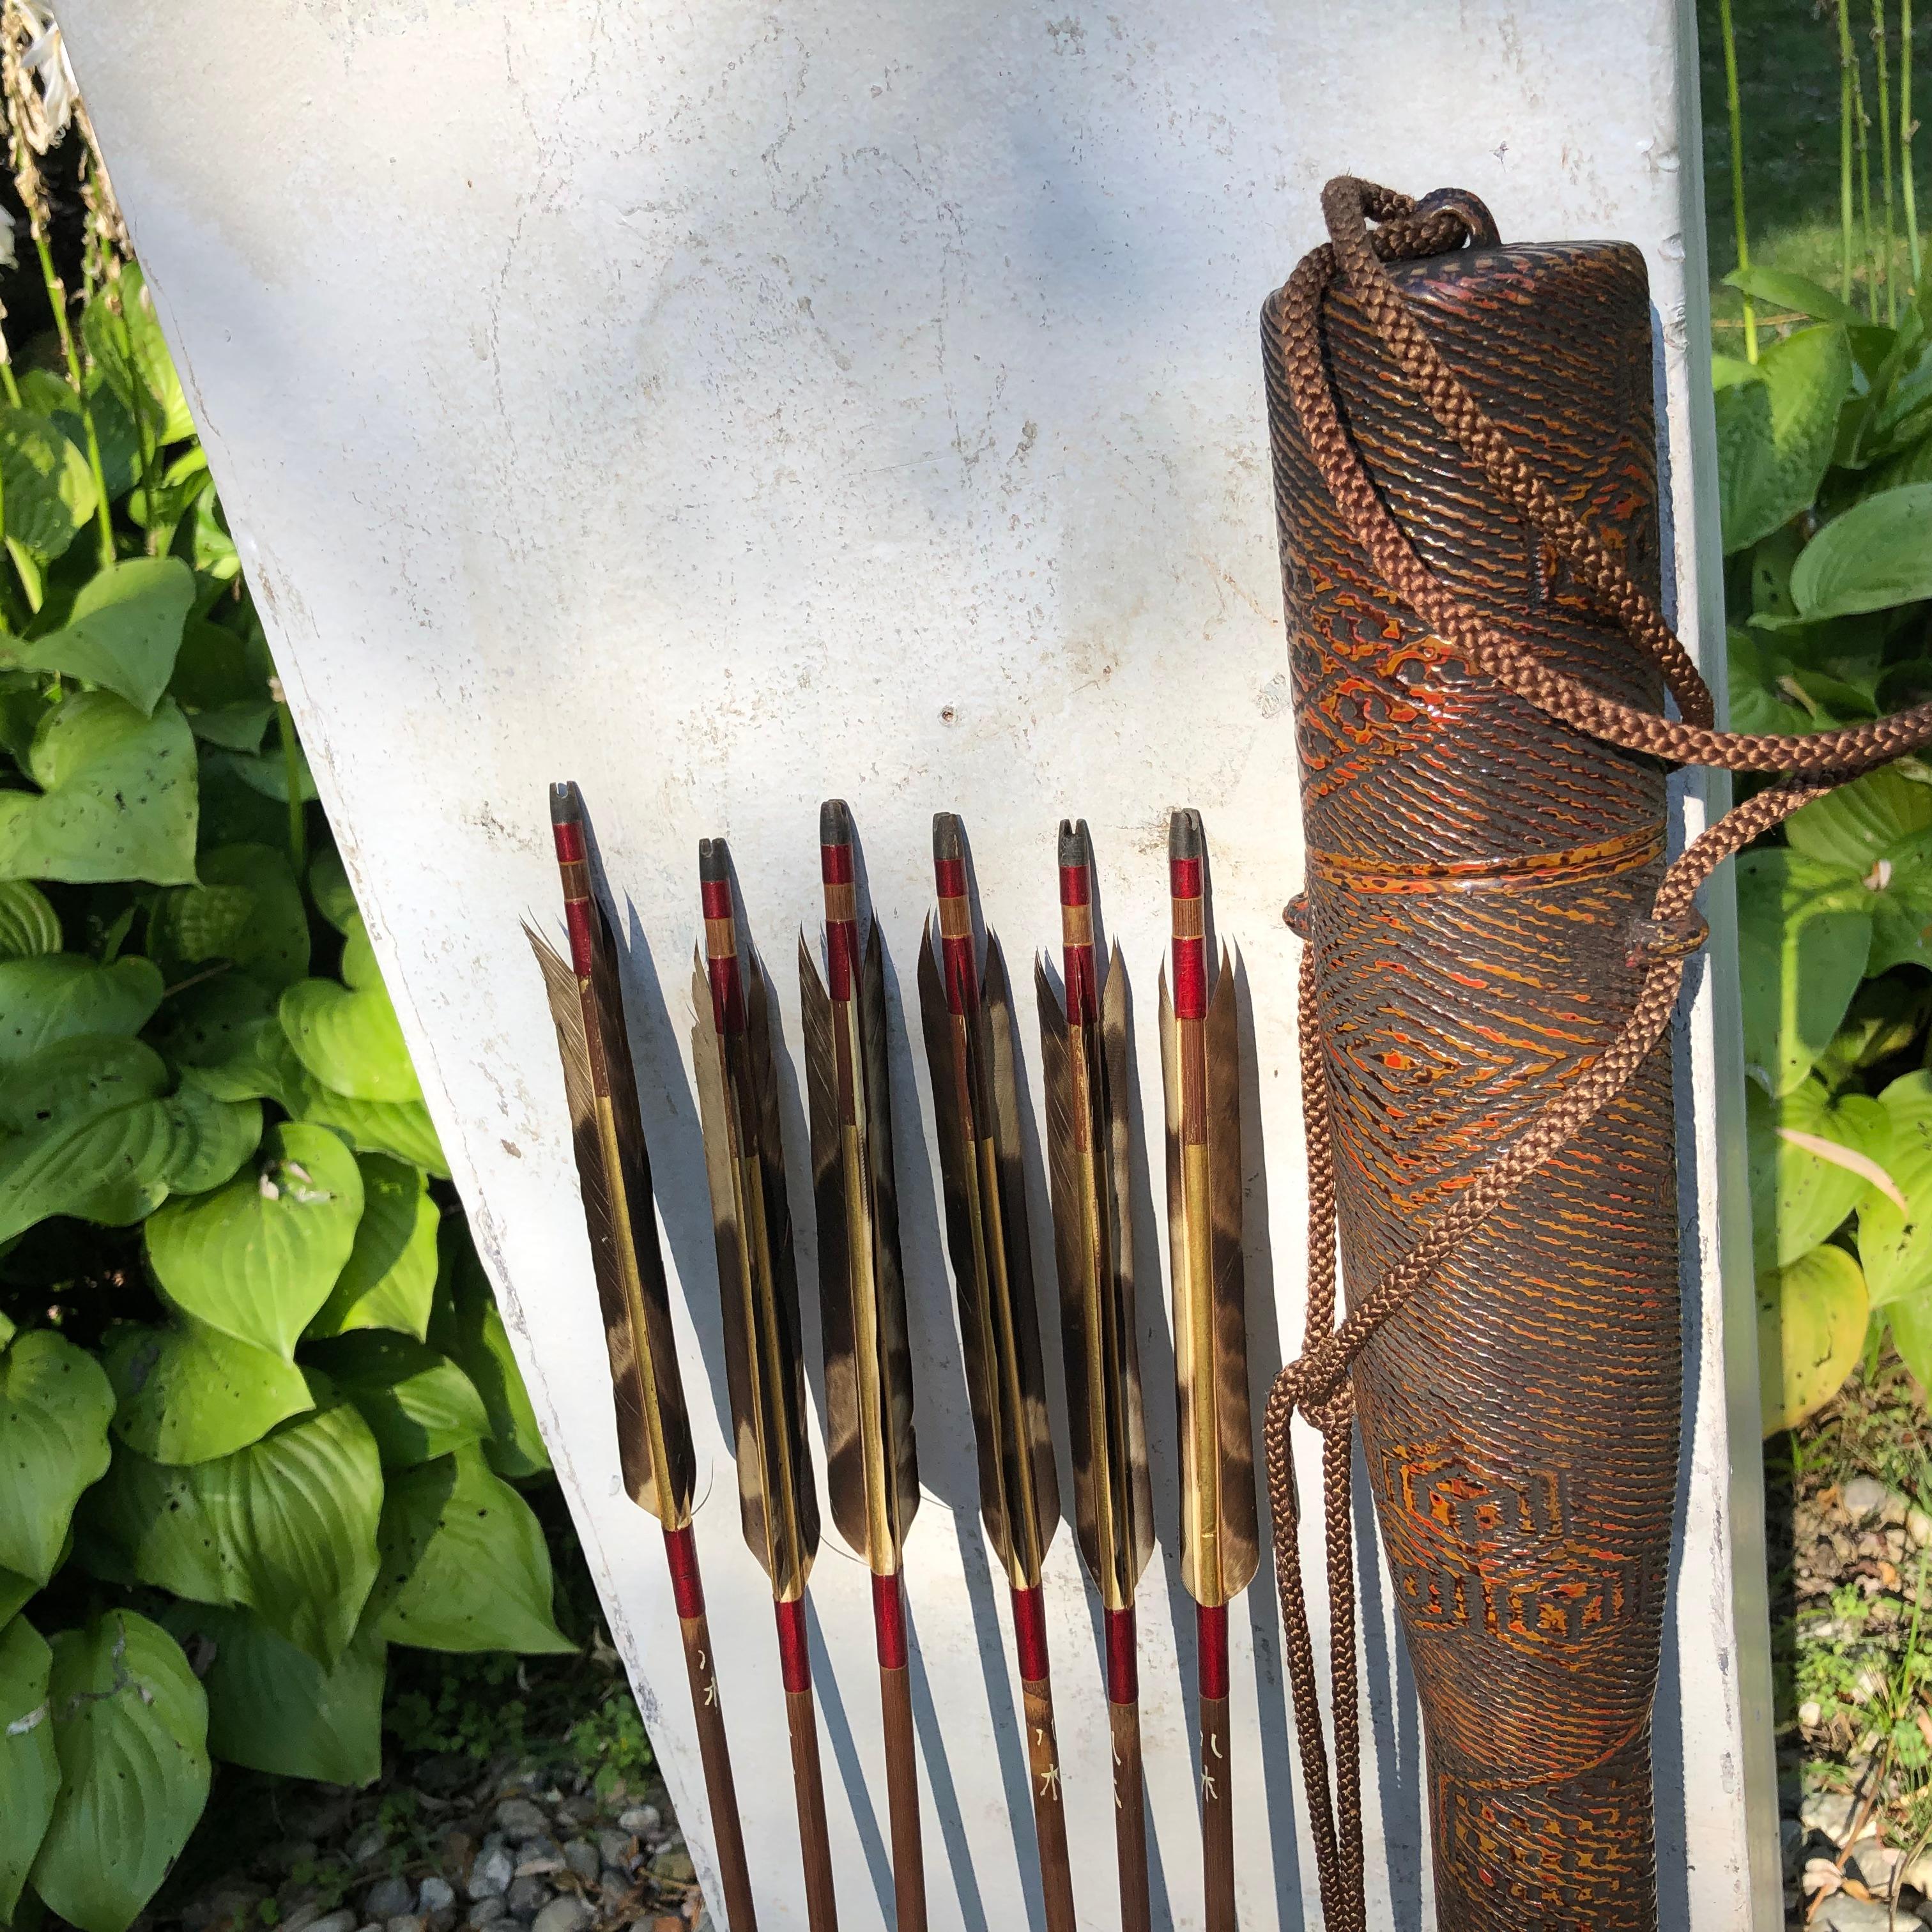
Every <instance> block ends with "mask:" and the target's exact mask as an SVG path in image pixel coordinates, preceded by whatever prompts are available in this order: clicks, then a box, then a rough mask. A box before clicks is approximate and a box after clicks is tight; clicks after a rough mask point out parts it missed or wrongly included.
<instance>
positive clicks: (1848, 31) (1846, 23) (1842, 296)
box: [1838, 0, 1852, 302]
mask: <svg viewBox="0 0 1932 1932" xmlns="http://www.w3.org/2000/svg"><path fill="white" fill-rule="evenodd" d="M1846 5H1847V0H1838V299H1839V300H1840V301H1841V302H1849V301H1850V300H1851V299H1852V23H1851V17H1850V16H1849V14H1848V13H1846Z"/></svg>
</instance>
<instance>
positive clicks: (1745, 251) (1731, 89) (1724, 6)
mask: <svg viewBox="0 0 1932 1932" xmlns="http://www.w3.org/2000/svg"><path fill="white" fill-rule="evenodd" d="M1718 31H1719V33H1720V34H1721V35H1722V36H1723V37H1724V101H1725V104H1726V105H1727V107H1728V108H1729V109H1730V117H1731V218H1732V220H1733V221H1734V222H1735V223H1736V225H1737V231H1738V266H1739V268H1740V269H1748V268H1749V267H1750V266H1751V234H1750V231H1749V230H1748V229H1747V227H1746V226H1745V116H1744V110H1743V108H1742V107H1741V106H1740V105H1739V100H1738V36H1737V30H1736V28H1735V27H1734V26H1733V25H1732V22H1731V0H1718ZM1745 361H1747V362H1756V361H1757V309H1756V308H1755V307H1754V305H1752V302H1751V296H1750V295H1749V293H1746V295H1745Z"/></svg>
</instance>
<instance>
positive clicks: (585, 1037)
mask: <svg viewBox="0 0 1932 1932" xmlns="http://www.w3.org/2000/svg"><path fill="white" fill-rule="evenodd" d="M550 827H551V832H552V835H553V837H554V839H555V841H556V859H557V867H558V869H559V871H560V872H561V873H562V877H563V910H564V917H565V922H566V924H567V926H568V931H569V934H570V954H571V956H570V959H569V961H568V963H566V962H565V961H564V960H563V959H561V958H560V957H559V956H558V955H557V953H556V951H555V950H553V948H552V947H550V946H549V945H547V944H546V943H545V942H544V941H543V940H542V939H541V938H539V937H538V935H536V934H535V932H532V931H531V929H529V926H525V927H524V929H523V932H524V935H525V937H526V938H528V939H529V942H530V947H531V950H532V951H533V952H534V953H535V955H536V958H537V964H538V966H539V967H541V968H542V971H543V976H544V992H545V993H546V994H547V996H548V998H549V1001H550V1019H551V1021H552V1022H553V1025H554V1026H555V1027H556V1045H557V1051H558V1052H559V1055H561V1056H562V1061H563V1085H564V1094H565V1098H566V1100H567V1101H568V1104H569V1107H570V1126H571V1142H572V1145H573V1146H574V1149H575V1151H576V1156H577V1183H578V1186H579V1187H580V1189H581V1190H582V1193H583V1217H584V1220H585V1222H586V1224H587V1226H588V1228H589V1235H590V1259H591V1264H592V1269H593V1271H594V1272H595V1276H596V1279H597V1298H598V1303H599V1304H600V1305H601V1307H602V1310H603V1313H604V1344H605V1346H606V1349H607V1352H608V1353H609V1355H610V1386H611V1390H612V1392H613V1395H614V1397H615V1398H616V1409H617V1454H618V1460H619V1466H620V1467H621V1469H622V1472H623V1479H624V1487H625V1490H626V1491H627V1492H628V1494H629V1496H630V1498H631V1501H632V1502H634V1503H635V1504H636V1505H637V1506H638V1508H640V1509H643V1510H648V1511H649V1512H650V1514H652V1516H654V1517H656V1518H657V1519H658V1521H659V1522H660V1523H661V1524H662V1525H663V1526H664V1556H665V1559H666V1561H667V1563H668V1564H669V1565H670V1579H671V1595H672V1598H673V1601H674V1602H675V1604H676V1609H677V1622H678V1630H679V1634H681V1636H682V1638H683V1640H684V1663H685V1674H686V1676H688V1679H689V1680H690V1684H691V1709H692V1711H693V1712H694V1715H695V1716H696V1718H697V1745H698V1754H699V1757H700V1760H701V1761H702V1763H703V1770H704V1789H705V1795H706V1798H707V1799H709V1802H710V1805H711V1823H712V1833H713V1835H714V1836H715V1840H716V1842H717V1846H718V1870H719V1874H720V1876H721V1880H722V1882H723V1885H724V1906H725V1911H726V1913H727V1916H728V1918H729V1920H730V1932H756V1927H757V1915H756V1913H755V1912H754V1910H753V1909H752V1905H751V1874H750V1871H749V1870H748V1867H747V1865H746V1864H745V1834H744V1828H743V1826H742V1825H741V1824H740V1823H739V1817H738V1793H737V1789H736V1785H735V1784H733V1780H732V1776H731V1750H730V1743H729V1742H728V1740H727V1738H726V1736H725V1733H724V1713H723V1711H722V1709H721V1707H720V1706H719V1703H718V1684H717V1679H716V1678H715V1676H714V1675H713V1673H712V1670H711V1664H710V1657H711V1634H710V1630H709V1625H707V1624H706V1620H705V1615H704V1584H703V1579H702V1577H700V1575H699V1574H698V1568H697V1543H696V1541H695V1540H694V1538H693V1536H692V1534H691V1490H692V1484H693V1472H694V1469H695V1467H696V1457H695V1455H694V1452H693V1451H692V1448H691V1422H690V1418H689V1415H688V1413H687V1412H686V1410H685V1402H684V1382H683V1379H682V1376H680V1375H679V1372H678V1366H677V1350H676V1346H675V1344H674V1343H673V1340H672V1339H671V1328H670V1290H669V1289H668V1287H667V1285H666V1283H665V1280H664V1257H663V1256H662V1254H661V1253H660V1251H659V1250H658V1227H657V1217H656V1216H655V1214H654V1213H653V1212H652V1205H651V1163H650V1154H649V1150H648V1149H647V1148H646V1146H645V1144H644V1128H643V1118H642V1116H641V1115H640V1112H639V1111H638V1107H637V1076H636V1073H635V1071H634V1069H633V1067H632V1065H631V1048H630V1042H629V1039H628V1036H627V1034H626V1033H625V1026H624V999H623V992H622V987H621V986H620V984H619V977H618V971H617V950H616V945H615V944H614V943H613V940H612V938H611V935H610V922H609V921H608V919H606V918H605V916H604V909H603V907H602V906H601V905H600V904H598V901H597V900H596V898H595V896H594V895H592V890H591V885H590V868H589V859H588V852H587V847H586V839H585V836H584V825H583V800H582V799H581V798H580V796H578V793H577V787H576V786H574V784H557V785H553V786H552V787H550Z"/></svg>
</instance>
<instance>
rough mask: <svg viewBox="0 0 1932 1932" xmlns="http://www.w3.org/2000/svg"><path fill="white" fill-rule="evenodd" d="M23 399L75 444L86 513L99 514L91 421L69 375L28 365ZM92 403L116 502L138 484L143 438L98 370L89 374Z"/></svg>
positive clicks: (103, 464)
mask: <svg viewBox="0 0 1932 1932" xmlns="http://www.w3.org/2000/svg"><path fill="white" fill-rule="evenodd" d="M85 387H86V393H87V407H88V410H89V413H91V414H92V416H93V418H94V434H95V440H96V441H97V442H98V443H99V445H100V449H101V474H102V475H103V476H104V478H105V479H106V481H107V495H108V498H109V500H110V502H111V501H112V500H113V499H114V498H115V497H117V496H125V495H126V494H127V492H128V490H130V489H131V488H132V487H133V482H134V470H135V466H136V463H137V462H138V461H139V458H140V453H141V452H140V438H139V434H138V433H137V432H136V430H135V428H134V419H133V417H132V416H130V415H129V414H128V413H127V410H126V408H125V407H124V405H123V404H122V403H121V400H120V398H118V396H116V395H115V393H114V392H113V390H112V389H109V388H108V386H107V384H106V383H105V382H104V381H103V380H102V379H101V371H99V370H98V369H95V370H91V371H89V373H88V375H87V377H86V381H85ZM20 400H21V401H22V402H23V403H24V404H26V406H27V407H28V410H31V411H32V412H34V413H36V414H37V415H40V416H46V417H47V418H48V419H49V420H50V421H51V422H52V424H53V425H54V427H55V428H56V429H58V431H60V433H61V434H62V435H63V436H64V437H66V438H67V440H68V442H69V443H72V444H73V445H74V449H75V452H76V453H77V455H78V456H79V457H80V462H81V466H82V469H83V471H85V472H86V475H87V478H88V499H87V500H88V508H87V513H86V514H88V515H89V516H92V514H94V489H93V472H92V470H91V469H88V468H87V425H86V423H85V422H83V421H82V419H81V413H80V398H78V397H77V395H75V394H74V387H73V385H72V384H71V383H69V382H68V380H67V378H66V377H65V376H57V375H55V374H54V372H53V371H52V370H51V369H23V371H21V372H20Z"/></svg>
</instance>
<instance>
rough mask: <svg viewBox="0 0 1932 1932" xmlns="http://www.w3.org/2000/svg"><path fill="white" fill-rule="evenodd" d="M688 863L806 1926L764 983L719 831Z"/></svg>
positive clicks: (804, 1817) (779, 1170)
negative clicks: (696, 897) (697, 903)
mask: <svg viewBox="0 0 1932 1932" xmlns="http://www.w3.org/2000/svg"><path fill="white" fill-rule="evenodd" d="M698 869H699V878H700V898H701V902H702V905H703V914H704V947H703V967H702V969H701V971H700V974H699V976H698V978H697V983H696V985H695V987H694V993H695V995H696V996H697V1002H698V1004H699V1007H700V1018H699V1020H698V1033H699V1036H700V1037H699V1040H698V1041H697V1043H695V1044H696V1049H697V1058H698V1069H699V1082H698V1086H699V1100H700V1106H701V1108H702V1109H703V1114H704V1117H705V1136H706V1163H707V1166H708V1167H709V1170H710V1175H711V1181H712V1220H713V1224H714V1232H715V1234H716V1235H717V1239H718V1286H719V1291H720V1295H721V1300H722V1301H723V1303H724V1317H725V1320H724V1329H725V1355H726V1369H727V1380H728V1381H729V1383H730V1396H731V1409H732V1418H733V1424H734V1426H735V1428H736V1434H737V1438H738V1483H739V1503H740V1511H741V1514H742V1519H743V1523H744V1527H745V1541H747V1543H748V1544H749V1545H750V1546H751V1550H752V1551H753V1553H754V1555H756V1556H757V1558H758V1560H759V1562H760V1564H761V1565H763V1568H764V1570H765V1571H766V1574H767V1576H768V1577H769V1578H770V1580H771V1586H772V1604H773V1610H774V1613H775V1618H776V1622H777V1630H778V1661H779V1667H780V1673H781V1678H782V1680H783V1683H784V1697H785V1716H786V1722H787V1728H788V1730H789V1731H790V1738H791V1758H792V1782H793V1791H794V1795H795V1796H796V1801H797V1810H798V1826H799V1854H800V1857H801V1859H802V1864H803V1868H804V1874H805V1910H806V1916H807V1918H808V1922H809V1924H810V1925H811V1928H812V1932H837V1926H838V1906H837V1900H836V1897H835V1893H834V1888H833V1885H832V1850H831V1841H830V1838H829V1833H828V1831H827V1829H826V1806H825V1786H824V1777H823V1770H822V1769H821V1766H820V1762H819V1754H818V1719H817V1706H816V1703H815V1700H814V1698H813V1696H812V1690H811V1652H810V1649H809V1647H808V1642H807V1631H806V1619H805V1580H806V1578H807V1577H808V1576H809V1574H810V1573H811V1561H812V1558H813V1556H814V1554H815V1553H816V1552H817V1546H818V1510H817V1497H816V1494H815V1493H814V1490H813V1489H812V1487H811V1470H810V1468H809V1466H808V1464H807V1463H806V1462H805V1453H804V1431H803V1421H802V1402H803V1372H802V1362H801V1360H800V1356H799V1345H798V1336H797V1326H798V1311H797V1305H796V1288H795V1286H794V1284H793V1279H792V1274H791V1234H790V1211H789V1209H788V1208H787V1204H786V1202H785V1200H784V1151H783V1149H782V1148H781V1147H780V1146H779V1145H778V1127H777V1122H778V1108H777V1096H776V1094H775V1091H774V1089H773V1087H772V1070H771V1065H770V1040H769V1028H770V1019H769V1008H768V1005H767V988H766V982H765V980H764V977H763V969H762V968H760V966H759V965H758V964H757V961H756V960H755V959H754V960H753V961H752V962H751V974H750V977H749V983H747V980H746V977H745V974H744V973H743V972H742V970H741V968H740V964H739V956H738V944H737V918H736V905H735V903H734V900H733V891H732V886H731V876H730V859H729V856H728V854H727V852H726V850H725V849H724V842H723V841H722V840H718V839H706V840H705V841H702V842H701V843H700V845H699V847H698ZM706 1010H708V1019H709V1025H708V1026H707V1025H706ZM707 1036H708V1037H707Z"/></svg>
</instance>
